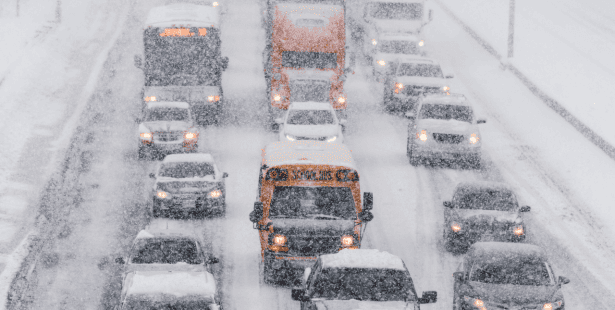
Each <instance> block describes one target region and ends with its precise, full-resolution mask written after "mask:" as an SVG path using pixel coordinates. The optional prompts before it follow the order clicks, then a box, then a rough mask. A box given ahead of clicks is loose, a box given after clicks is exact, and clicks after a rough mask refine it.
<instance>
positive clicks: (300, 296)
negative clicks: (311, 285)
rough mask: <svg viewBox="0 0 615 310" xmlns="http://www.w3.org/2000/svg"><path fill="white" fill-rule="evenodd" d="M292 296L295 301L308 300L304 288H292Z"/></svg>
mask: <svg viewBox="0 0 615 310" xmlns="http://www.w3.org/2000/svg"><path fill="white" fill-rule="evenodd" d="M291 294H292V297H293V300H297V301H309V300H310V298H309V297H308V296H306V295H305V290H302V289H301V290H298V289H293V290H292V292H291Z"/></svg>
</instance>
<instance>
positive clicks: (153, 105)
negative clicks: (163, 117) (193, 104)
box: [147, 101, 190, 109]
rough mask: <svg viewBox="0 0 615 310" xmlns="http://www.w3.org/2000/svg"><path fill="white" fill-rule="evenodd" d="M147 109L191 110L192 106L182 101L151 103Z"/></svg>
mask: <svg viewBox="0 0 615 310" xmlns="http://www.w3.org/2000/svg"><path fill="white" fill-rule="evenodd" d="M147 108H148V109H152V108H178V109H190V105H189V104H188V103H187V102H180V101H150V102H148V103H147Z"/></svg>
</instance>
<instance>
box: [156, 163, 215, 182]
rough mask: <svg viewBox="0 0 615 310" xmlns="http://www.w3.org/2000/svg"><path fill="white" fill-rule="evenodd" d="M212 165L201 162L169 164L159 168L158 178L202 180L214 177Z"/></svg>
mask: <svg viewBox="0 0 615 310" xmlns="http://www.w3.org/2000/svg"><path fill="white" fill-rule="evenodd" d="M214 174H215V170H214V167H213V165H212V164H210V163H203V162H169V163H164V164H162V166H161V167H160V173H159V176H161V177H169V178H177V179H179V178H203V177H206V176H209V175H214Z"/></svg>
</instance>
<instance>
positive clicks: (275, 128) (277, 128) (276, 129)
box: [271, 119, 280, 132]
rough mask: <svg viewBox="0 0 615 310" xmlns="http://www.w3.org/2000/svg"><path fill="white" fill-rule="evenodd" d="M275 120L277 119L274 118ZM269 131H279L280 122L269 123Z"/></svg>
mask: <svg viewBox="0 0 615 310" xmlns="http://www.w3.org/2000/svg"><path fill="white" fill-rule="evenodd" d="M276 121H277V119H276ZM271 131H273V132H278V131H280V124H279V123H277V122H274V123H273V124H271Z"/></svg>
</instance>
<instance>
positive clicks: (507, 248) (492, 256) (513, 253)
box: [468, 242, 547, 262]
mask: <svg viewBox="0 0 615 310" xmlns="http://www.w3.org/2000/svg"><path fill="white" fill-rule="evenodd" d="M468 256H469V257H470V258H471V259H472V260H479V261H485V262H487V261H499V260H518V259H521V260H523V259H530V260H538V261H547V254H546V252H545V251H544V250H542V249H541V248H539V247H538V246H535V245H533V244H527V243H512V242H478V243H475V244H473V245H472V246H471V247H470V249H469V250H468Z"/></svg>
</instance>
